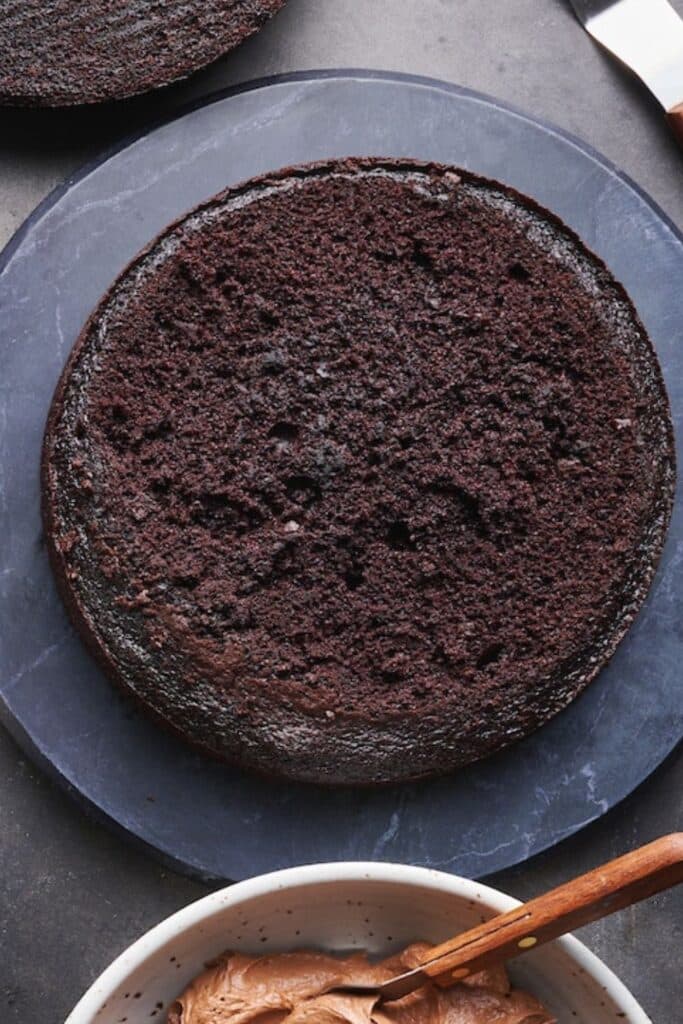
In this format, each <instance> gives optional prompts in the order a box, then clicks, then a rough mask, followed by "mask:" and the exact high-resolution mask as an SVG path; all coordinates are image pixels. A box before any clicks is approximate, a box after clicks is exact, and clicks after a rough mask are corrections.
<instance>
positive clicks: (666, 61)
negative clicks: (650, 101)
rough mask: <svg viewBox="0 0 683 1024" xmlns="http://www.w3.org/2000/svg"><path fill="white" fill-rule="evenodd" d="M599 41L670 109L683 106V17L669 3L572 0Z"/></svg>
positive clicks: (578, 13) (625, 0)
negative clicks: (682, 104)
mask: <svg viewBox="0 0 683 1024" xmlns="http://www.w3.org/2000/svg"><path fill="white" fill-rule="evenodd" d="M571 4H572V6H573V8H574V10H575V11H576V14H577V17H578V18H579V20H580V21H581V22H582V24H583V26H584V28H585V29H586V31H587V32H589V33H590V35H592V36H593V38H594V39H596V40H597V42H599V43H601V44H602V46H604V47H605V49H607V50H609V51H610V52H611V53H613V54H614V56H615V57H618V58H619V60H621V61H622V62H623V63H624V64H626V65H627V66H628V67H629V68H630V69H631V70H632V71H634V72H635V74H636V75H638V77H639V78H640V79H641V80H642V81H643V82H644V83H645V85H646V86H647V87H648V89H649V90H650V92H652V93H653V94H654V95H655V96H656V98H657V99H658V100H659V102H660V103H661V104H662V106H663V107H664V109H665V110H668V111H670V110H672V109H673V108H674V107H677V106H679V105H680V104H681V103H683V19H682V18H681V17H679V15H678V14H677V13H676V11H675V10H674V9H673V7H672V6H671V4H669V3H667V0H611V2H610V0H571Z"/></svg>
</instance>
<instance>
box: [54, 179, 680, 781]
mask: <svg viewBox="0 0 683 1024" xmlns="http://www.w3.org/2000/svg"><path fill="white" fill-rule="evenodd" d="M673 481H674V454H673V443H672V434H671V424H670V418H669V412H668V405H667V400H666V396H665V393H664V390H663V385H662V381H661V376H660V372H659V368H658V365H657V361H656V358H655V356H654V353H653V351H652V348H651V346H650V343H649V341H648V339H647V336H646V335H645V332H644V330H643V328H642V326H641V325H640V323H639V321H638V319H637V317H636V315H635V312H634V310H633V308H632V306H631V304H630V303H629V301H628V299H627V297H626V295H625V294H624V292H623V290H622V289H621V287H620V286H619V285H618V284H616V282H614V280H613V279H612V278H611V276H610V275H609V273H608V271H607V270H606V269H605V267H604V266H603V264H602V263H600V261H599V260H598V259H597V258H596V257H594V256H592V255H591V254H590V253H588V251H587V250H586V249H585V248H584V247H583V246H582V245H581V243H580V242H579V241H578V239H577V238H576V237H575V236H574V235H573V234H571V233H570V232H569V231H568V229H566V228H565V227H564V226H563V225H561V223H560V222H559V221H558V220H557V219H556V218H554V217H553V216H552V215H551V214H549V213H547V212H546V211H543V210H541V209H539V208H538V207H536V205H535V204H534V203H533V202H532V201H531V200H527V199H525V198H524V197H521V196H519V195H518V194H517V193H515V192H513V191H512V190H510V189H506V188H505V187H504V186H501V185H498V184H496V183H494V182H489V181H486V180H484V179H481V178H478V177H475V176H474V175H471V174H467V173H465V172H460V171H458V172H457V173H455V172H454V171H452V170H449V169H446V168H441V167H435V166H425V165H416V164H409V163H407V162H390V161H370V160H365V161H362V160H361V161H346V162H339V163H332V164H329V165H318V166H313V167H309V168H301V169H295V170H291V171H286V172H282V174H280V175H276V176H273V177H271V178H268V179H261V180H260V181H257V182H252V183H249V184H247V185H245V186H242V187H240V188H237V189H234V190H230V191H228V192H226V193H225V194H223V195H222V196H219V197H217V198H216V199H215V200H212V201H211V202H210V203H208V204H207V205H205V206H204V207H202V208H200V209H199V210H198V211H195V212H194V213H193V214H191V215H189V216H188V217H187V218H185V220H183V221H182V222H180V223H179V224H177V225H175V226H173V227H171V228H170V229H169V230H168V231H167V232H166V233H165V234H164V235H163V236H162V237H161V238H159V239H158V240H157V241H156V242H154V243H153V244H152V246H151V247H150V248H149V249H148V250H147V251H146V252H145V253H143V254H142V255H141V256H140V257H139V258H138V260H137V261H136V262H135V263H134V264H133V265H132V266H131V267H130V268H129V269H128V270H127V271H126V272H125V273H124V274H123V276H122V277H121V278H120V279H119V280H118V282H117V283H116V284H115V285H114V287H113V289H112V290H111V292H110V293H109V295H108V296H107V297H106V298H105V299H104V300H103V302H102V304H101V305H100V307H99V308H98V310H97V311H96V312H95V314H94V315H93V317H92V318H91V320H90V322H89V323H88V324H87V325H86V328H85V329H84V331H83V333H82V335H81V337H80V339H79V341H78V342H77V344H76V347H75V349H74V351H73V353H72V355H71V358H70V361H69V363H68V365H67V367H66V370H65V372H64V375H63V378H62V381H61V383H60V385H59V387H58V390H57V393H56V397H55V400H54V403H53V407H52V411H51V415H50V419H49V423H48V429H47V434H46V440H45V453H44V499H45V502H44V507H45V515H46V524H47V533H48V537H49V543H50V546H51V553H52V558H53V562H54V565H55V569H56V572H57V576H58V579H59V581H60V585H61V587H62V591H63V593H64V595H65V598H66V601H67V604H68V605H69V607H70V609H71V612H72V614H73V615H74V617H75V619H76V621H77V623H78V625H79V627H80V628H81V630H82V632H83V634H84V635H85V636H86V638H87V639H88V641H89V642H90V644H91V646H92V647H93V648H94V649H95V651H96V652H97V653H98V655H99V656H100V658H101V660H102V661H103V663H104V664H105V666H106V668H107V669H108V671H109V673H110V674H111V675H112V676H113V677H114V678H115V679H116V680H117V681H118V682H119V683H120V684H122V685H123V686H124V687H125V688H126V689H127V690H128V691H132V692H133V693H134V694H135V695H136V696H137V697H138V699H139V700H140V701H141V702H142V703H143V705H144V706H145V707H146V708H148V709H149V710H151V711H152V712H153V713H154V714H155V715H156V716H157V718H160V719H161V720H163V721H164V722H166V723H167V724H169V725H171V726H172V727H173V728H174V729H175V730H176V731H178V732H179V733H181V734H182V735H183V736H184V737H185V738H187V739H189V740H190V741H191V742H193V743H195V744H197V745H199V746H200V747H202V748H203V749H205V750H207V751H210V752H211V753H213V754H215V755H217V756H219V757H222V758H226V759H228V760H231V761H234V762H237V763H240V764H242V765H244V766H247V767H251V768H255V769H258V770H261V771H264V772H268V773H274V774H280V775H287V776H290V777H293V778H300V779H308V780H313V781H319V782H337V783H339V782H343V783H372V782H384V781H390V780H398V779H404V778H412V777H418V776H424V775H428V774H432V773H436V772H443V771H446V770H448V769H451V768H453V767H455V766H457V765H462V764H464V763H466V762H468V761H472V760H474V759H477V758H480V757H482V756H485V755H487V754H489V753H490V752H491V751H493V750H495V749H498V748H500V747H503V746H505V745H507V744H509V743H510V742H511V741H512V740H514V739H516V738H518V737H520V736H523V735H525V734H527V733H529V732H530V731H532V730H533V729H535V728H536V727H537V726H539V725H540V724H541V723H542V722H544V721H545V720H547V719H548V718H549V717H550V716H551V715H553V714H555V713H556V712H557V711H559V710H560V709H561V708H563V707H564V706H565V705H566V704H567V703H569V701H570V700H571V699H572V698H573V697H575V696H576V694H577V693H578V692H579V691H580V690H581V689H582V688H583V687H584V686H585V685H586V684H587V683H588V682H589V681H590V679H592V678H593V677H594V676H595V674H596V673H597V672H598V670H599V669H600V667H601V666H602V665H603V664H604V662H605V661H606V660H607V659H608V657H609V656H610V655H611V653H612V652H613V650H614V648H615V646H616V644H617V643H618V641H619V639H620V638H621V637H622V635H623V634H624V632H625V630H626V628H627V626H628V624H629V622H630V620H631V619H632V617H633V615H634V614H635V612H636V610H637V608H638V607H639V605H640V603H641V602H642V600H643V598H644V596H645V593H646V591H647V588H648V586H649V583H650V581H651V578H652V575H653V572H654V567H655V565H656V561H657V558H658V556H659V553H660V550H661V546H662V543H663V537H664V534H665V530H666V525H667V522H668V517H669V514H670V508H671V501H672V488H673Z"/></svg>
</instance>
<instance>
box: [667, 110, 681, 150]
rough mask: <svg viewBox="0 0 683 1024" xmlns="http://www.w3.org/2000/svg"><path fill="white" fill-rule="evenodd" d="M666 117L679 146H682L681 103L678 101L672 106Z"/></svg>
mask: <svg viewBox="0 0 683 1024" xmlns="http://www.w3.org/2000/svg"><path fill="white" fill-rule="evenodd" d="M666 117H667V120H668V122H669V127H670V128H671V131H672V132H673V133H674V135H675V136H676V138H677V139H678V141H679V143H680V144H681V146H683V103H679V104H678V105H677V106H675V107H672V108H671V110H669V112H668V113H667V115H666Z"/></svg>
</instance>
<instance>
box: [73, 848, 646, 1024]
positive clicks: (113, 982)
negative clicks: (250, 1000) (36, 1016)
mask: <svg viewBox="0 0 683 1024" xmlns="http://www.w3.org/2000/svg"><path fill="white" fill-rule="evenodd" d="M359 880H369V881H374V882H380V883H382V882H387V883H393V884H399V885H404V886H407V887H409V888H412V887H420V888H423V889H424V888H428V889H435V890H437V891H442V892H447V893H448V894H449V895H453V896H458V897H461V898H462V899H463V900H472V901H475V902H477V903H485V904H487V905H489V906H491V907H493V908H494V909H495V910H497V911H498V912H499V913H504V912H505V911H508V910H512V909H513V908H514V907H516V906H519V901H518V900H516V899H513V897H512V896H508V895H506V894H505V893H502V892H500V891H499V890H498V889H493V888H491V887H490V886H487V885H482V884H481V883H480V882H474V881H471V880H470V879H467V878H461V877H460V876H459V875H449V874H447V873H446V872H443V871H434V870H432V869H430V868H422V867H415V866H412V865H407V864H385V863H375V862H373V861H340V862H338V863H328V864H310V865H305V866H301V867H294V868H285V869H284V870H282V871H272V872H269V873H268V874H265V875H257V876H256V877H255V878H249V879H246V880H245V881H243V882H236V883H235V884H233V885H230V886H226V887H225V888H224V889H218V890H217V891H216V892H213V893H210V894H209V895H208V896H204V897H203V898H202V899H200V900H197V901H196V902H194V903H190V904H189V905H188V906H186V907H184V908H183V909H181V910H178V911H177V912H176V913H175V914H172V915H171V916H170V917H167V918H166V919H165V920H164V921H161V922H160V924H158V925H156V926H155V927H153V928H151V929H150V930H149V931H148V932H146V933H145V934H144V935H143V936H142V937H141V938H139V939H137V940H136V941H135V942H134V943H132V945H130V946H129V947H128V949H126V950H124V952H123V953H121V954H120V955H119V956H118V957H117V958H116V959H115V960H114V961H113V962H112V963H111V964H110V965H109V967H107V968H106V969H105V970H104V971H103V972H102V974H101V975H100V976H99V978H98V979H97V980H96V981H95V982H94V983H93V984H92V985H91V986H90V988H89V989H88V991H87V992H86V993H85V995H84V996H83V997H82V998H81V999H80V1001H79V1002H78V1003H77V1005H76V1006H75V1007H74V1009H73V1010H72V1011H71V1013H70V1014H69V1016H68V1017H67V1019H66V1021H65V1024H94V1021H95V1018H96V1015H97V1013H98V1011H99V1010H101V1008H102V1005H103V1003H106V1002H107V1000H108V999H109V998H110V997H111V996H112V995H113V994H114V993H115V992H116V991H117V989H119V988H120V986H121V985H122V984H123V983H124V982H125V981H126V979H127V978H128V976H129V975H130V974H131V973H132V972H133V971H135V970H136V969H137V968H138V967H140V966H141V965H142V964H143V963H144V962H145V961H147V960H148V959H150V958H151V957H153V956H154V955H155V954H157V953H158V952H160V951H161V950H162V949H164V947H165V946H166V945H167V944H168V942H169V941H172V940H173V939H174V938H177V937H178V936H179V935H180V934H183V933H186V932H189V931H192V930H193V929H194V928H196V927H198V926H199V925H201V924H202V923H203V922H205V921H207V920H208V919H210V918H212V917H213V916H214V915H217V914H222V913H224V911H225V909H226V907H233V906H237V905H239V904H240V903H242V902H244V901H247V900H251V899H254V898H257V897H259V896H264V895H266V894H270V893H274V892H285V891H286V890H287V889H289V888H301V887H308V886H316V885H320V884H324V883H330V882H333V883H336V884H344V882H356V881H359ZM557 942H558V945H560V946H561V947H562V949H563V950H564V952H565V953H566V954H567V955H568V956H569V957H570V958H571V959H572V960H573V961H574V963H575V964H576V966H577V967H578V968H579V969H581V970H582V971H584V972H585V973H586V974H587V975H589V976H590V977H591V978H593V979H594V980H595V981H596V982H597V983H598V984H599V985H600V986H602V987H603V989H604V990H605V991H606V992H607V994H608V995H609V997H610V998H611V999H612V1000H613V1002H614V1003H615V1004H616V1005H617V1006H618V1007H619V1010H620V1012H621V1013H623V1014H624V1015H625V1020H626V1021H627V1022H628V1024H652V1022H651V1020H650V1018H649V1017H648V1016H647V1015H646V1014H645V1012H644V1010H643V1009H642V1007H641V1006H640V1005H639V1004H638V1003H637V1002H636V1000H635V998H634V997H633V996H632V995H631V993H630V992H629V990H628V989H627V988H626V986H625V985H624V984H623V982H621V981H620V980H619V978H618V977H617V976H616V975H615V974H614V973H613V972H612V971H611V970H610V969H609V967H607V966H606V965H605V964H604V963H603V962H602V960H600V959H599V958H598V957H597V956H596V955H595V954H594V953H591V952H590V950H589V949H587V947H586V946H584V944H583V943H582V942H579V940H578V939H575V938H574V937H573V936H571V935H570V936H565V937H564V938H562V939H558V940H557Z"/></svg>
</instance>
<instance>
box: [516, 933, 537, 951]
mask: <svg viewBox="0 0 683 1024" xmlns="http://www.w3.org/2000/svg"><path fill="white" fill-rule="evenodd" d="M537 942H538V939H537V938H536V937H535V936H534V935H527V937H526V938H525V939H520V940H519V942H518V943H517V945H518V946H519V948H520V949H531V947H532V946H535V945H536V943H537Z"/></svg>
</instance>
